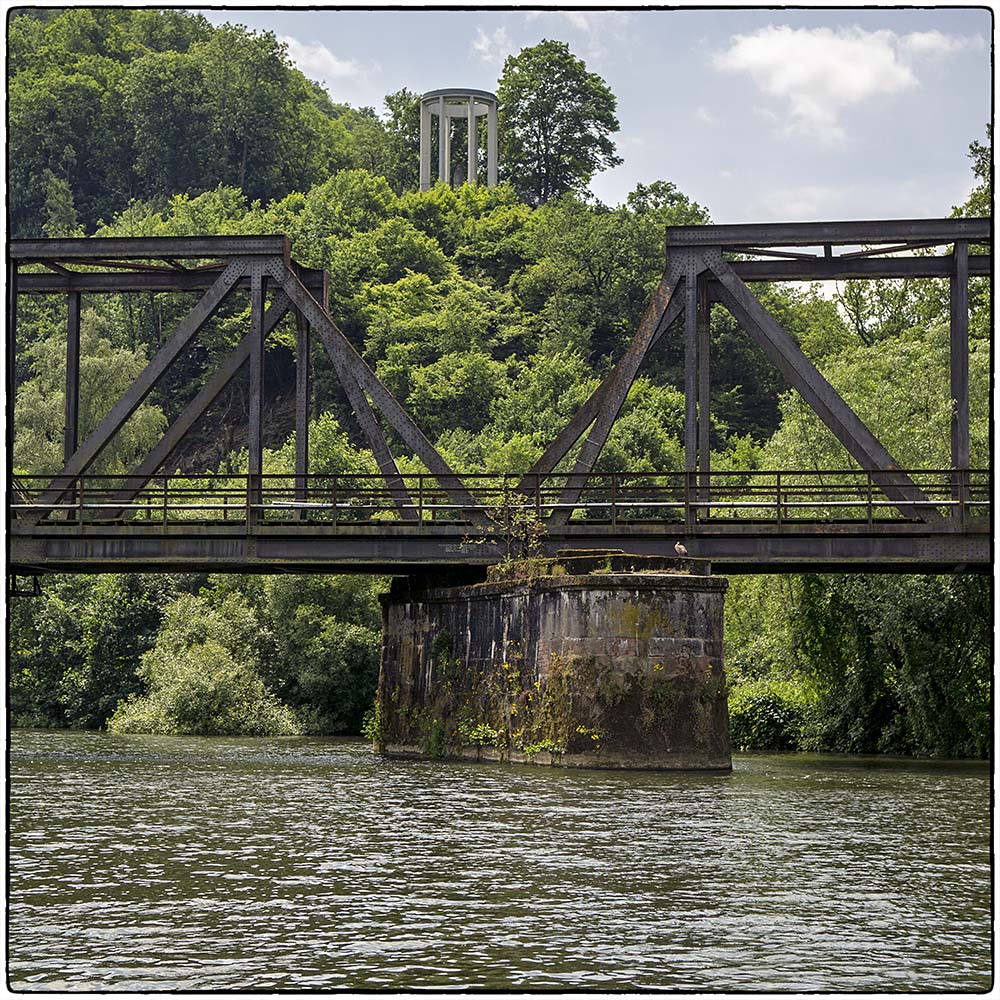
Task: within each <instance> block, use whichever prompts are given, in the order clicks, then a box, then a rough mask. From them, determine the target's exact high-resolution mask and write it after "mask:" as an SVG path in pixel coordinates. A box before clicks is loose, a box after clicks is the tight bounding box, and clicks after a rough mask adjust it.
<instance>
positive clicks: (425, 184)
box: [420, 101, 431, 191]
mask: <svg viewBox="0 0 1000 1000" xmlns="http://www.w3.org/2000/svg"><path fill="white" fill-rule="evenodd" d="M430 187H431V106H430V104H428V103H427V101H421V102H420V190H421V191H429V190H430Z"/></svg>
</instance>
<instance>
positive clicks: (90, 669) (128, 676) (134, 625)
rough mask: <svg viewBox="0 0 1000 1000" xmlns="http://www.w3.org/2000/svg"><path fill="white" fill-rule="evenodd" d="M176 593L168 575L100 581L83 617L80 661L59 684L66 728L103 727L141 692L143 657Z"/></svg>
mask: <svg viewBox="0 0 1000 1000" xmlns="http://www.w3.org/2000/svg"><path fill="white" fill-rule="evenodd" d="M173 594H174V586H173V582H172V581H171V579H170V578H169V577H168V576H165V575H152V574H148V575H139V574H135V573H125V574H109V575H106V576H102V577H100V578H99V579H98V581H97V583H96V585H95V586H94V588H93V589H92V590H91V592H90V594H89V595H88V600H87V603H86V605H85V607H84V610H83V613H82V615H81V645H82V651H83V657H82V660H81V662H80V663H79V664H78V665H77V666H75V667H70V668H68V669H64V671H63V674H62V678H61V680H60V683H59V691H60V700H61V702H62V704H63V706H64V711H65V716H66V721H67V723H68V724H69V725H70V726H72V727H75V728H81V729H98V728H101V727H103V726H104V725H105V724H106V722H107V721H108V719H109V718H110V717H111V715H112V713H113V712H114V711H115V708H116V706H117V705H118V702H119V701H121V700H122V699H124V698H126V697H127V696H128V695H130V694H133V693H135V692H137V691H138V690H139V687H140V683H139V676H138V671H139V665H140V658H141V657H142V655H143V654H144V653H145V652H146V651H147V650H148V649H150V648H152V646H153V644H154V643H155V642H156V638H157V633H158V630H159V628H160V623H161V621H162V618H163V607H164V605H165V604H166V603H167V601H168V600H169V599H170V598H171V597H172V596H173Z"/></svg>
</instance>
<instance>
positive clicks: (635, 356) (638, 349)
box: [548, 254, 692, 527]
mask: <svg viewBox="0 0 1000 1000" xmlns="http://www.w3.org/2000/svg"><path fill="white" fill-rule="evenodd" d="M686 256H687V255H686V254H679V255H678V257H679V258H684V257H686ZM683 266H684V263H683V261H682V260H678V261H677V262H676V263H674V262H673V261H672V262H671V264H670V265H669V266H668V268H667V270H666V271H665V272H664V273H663V277H662V278H661V279H660V283H659V285H657V287H656V290H655V291H654V292H653V295H652V297H651V298H650V300H649V304H648V305H647V306H646V311H645V312H644V313H643V315H642V319H641V320H640V321H639V329H638V330H637V331H636V335H635V338H634V339H633V340H632V343H631V344H630V345H629V347H628V350H627V351H626V352H625V355H624V357H623V358H622V359H621V361H620V362H619V363H618V364H617V365H616V366H615V369H614V371H613V372H612V374H611V375H610V376H609V377H608V378H607V379H606V380H605V382H606V384H608V388H607V390H606V391H605V392H604V394H603V397H602V400H601V405H600V411H599V412H598V414H597V417H596V419H595V420H594V425H593V427H592V428H591V430H590V433H589V434H588V435H587V437H586V439H585V440H584V442H583V446H582V447H581V448H580V454H579V455H578V456H577V460H576V465H574V466H573V472H572V473H571V474H570V477H569V479H568V480H567V482H566V488H565V489H564V490H563V492H562V496H561V497H560V498H559V506H558V507H557V508H556V509H555V510H554V511H553V512H552V513H551V514H550V515H549V518H548V522H549V524H550V525H551V526H553V527H555V526H559V525H563V524H565V523H566V522H567V521H568V520H569V517H570V514H572V513H573V505H574V504H576V502H577V501H578V500H579V499H580V494H581V493H582V492H583V478H584V477H585V476H586V475H587V474H589V473H590V471H591V470H592V469H593V467H594V463H595V462H596V461H597V457H598V456H599V455H600V453H601V449H602V448H603V447H604V443H605V442H606V441H607V439H608V434H609V433H610V432H611V426H612V424H614V422H615V420H616V419H617V418H618V413H619V412H620V410H621V408H622V404H623V403H624V402H625V397H626V396H627V395H628V391H629V389H630V388H631V387H632V383H633V382H634V381H635V376H636V374H637V373H638V371H639V366H640V365H641V364H642V361H643V358H645V357H646V355H647V354H648V353H649V349H650V347H652V345H653V342H654V340H655V338H656V334H657V331H658V330H660V328H661V326H663V328H664V329H665V326H666V324H665V323H664V320H665V319H666V313H667V310H668V308H669V306H670V303H671V301H672V300H673V299H674V298H675V292H676V290H677V286H678V283H679V282H680V281H681V280H682V279H683V280H685V281H687V282H689V283H690V282H691V281H692V279H691V278H690V277H689V276H688V277H685V275H684V271H683V270H682V269H681V268H682V267H683ZM677 298H679V296H677Z"/></svg>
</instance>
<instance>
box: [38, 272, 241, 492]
mask: <svg viewBox="0 0 1000 1000" xmlns="http://www.w3.org/2000/svg"><path fill="white" fill-rule="evenodd" d="M246 269H247V262H246V261H244V260H242V259H236V260H233V261H232V262H231V263H230V264H229V265H228V266H227V267H226V269H225V270H224V271H223V272H222V274H220V275H219V277H218V278H216V280H215V282H214V283H213V284H212V287H211V288H209V290H208V291H207V292H206V293H205V294H204V295H203V296H202V297H201V298H200V299H199V300H198V302H197V303H196V304H195V306H194V308H192V309H191V311H190V312H189V313H188V314H187V316H185V317H184V319H183V320H182V321H181V323H180V326H178V327H177V329H176V330H175V331H174V334H173V336H172V337H171V338H170V339H169V340H168V341H167V342H166V343H165V344H164V345H163V346H162V347H161V348H160V349H159V351H157V352H156V354H155V355H154V357H153V359H152V360H151V361H150V362H149V364H148V365H146V367H145V368H144V369H143V370H142V371H141V372H140V373H139V375H138V376H136V378H135V379H134V381H133V382H132V384H131V385H130V386H129V387H128V389H126V390H125V393H124V394H123V395H122V397H121V398H120V399H119V400H118V402H117V403H115V405H114V406H112V407H111V410H110V412H109V413H108V414H107V415H106V416H105V417H104V419H103V420H102V421H101V422H100V423H99V424H98V425H97V427H96V428H95V429H94V431H93V432H92V433H91V435H90V437H88V438H87V440H86V441H84V443H83V444H82V445H81V446H80V447H79V448H78V449H77V450H76V451H75V452H74V453H73V455H72V456H71V457H70V459H69V461H68V462H66V464H65V465H64V466H63V468H62V471H61V472H60V473H59V474H58V476H56V477H55V479H54V480H53V482H59V481H60V480H65V479H67V478H72V477H74V476H79V475H80V474H81V473H82V472H84V471H86V469H87V468H89V466H90V464H91V463H92V462H93V461H94V459H95V458H97V456H98V455H99V454H100V453H101V452H102V451H103V450H104V448H105V447H106V446H107V445H108V443H109V442H110V441H111V439H112V437H114V435H115V434H116V433H117V432H118V430H119V428H120V427H121V426H122V424H124V423H125V421H126V420H128V418H129V417H130V416H132V414H133V413H134V412H135V411H136V410H137V409H138V408H139V405H140V404H141V403H142V401H143V400H144V399H145V398H146V396H147V395H149V392H150V390H151V389H152V388H153V386H155V385H156V383H157V382H158V381H159V380H160V379H161V378H162V377H163V374H164V372H165V371H166V370H167V368H168V367H169V366H170V364H171V363H172V362H173V361H174V360H175V359H176V358H177V356H178V355H179V354H180V353H181V351H183V350H184V348H185V347H187V345H188V344H189V343H190V341H191V340H192V338H193V337H194V336H195V334H196V333H197V332H198V331H199V330H200V329H201V328H202V327H203V326H204V325H205V323H206V321H207V320H208V318H209V317H210V316H211V315H212V313H213V312H214V311H215V310H216V309H217V308H218V307H219V306H220V305H221V304H222V302H223V301H224V300H225V298H226V296H228V295H229V293H230V292H231V291H232V289H233V286H234V285H235V284H236V282H237V281H238V280H239V278H240V276H241V275H242V274H243V273H244V272H245V271H246ZM65 492H66V489H65V487H64V486H52V485H51V484H50V486H49V488H48V489H47V490H46V491H45V493H44V494H43V495H42V496H41V498H40V499H39V504H40V505H41V506H43V507H44V506H49V505H51V504H54V503H57V502H58V501H59V498H60V497H61V496H63V494H64V493H65Z"/></svg>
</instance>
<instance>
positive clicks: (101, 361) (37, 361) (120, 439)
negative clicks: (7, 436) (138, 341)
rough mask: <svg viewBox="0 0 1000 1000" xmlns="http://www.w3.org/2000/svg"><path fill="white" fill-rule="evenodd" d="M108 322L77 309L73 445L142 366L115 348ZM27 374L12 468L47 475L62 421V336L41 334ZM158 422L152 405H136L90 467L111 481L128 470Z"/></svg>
mask: <svg viewBox="0 0 1000 1000" xmlns="http://www.w3.org/2000/svg"><path fill="white" fill-rule="evenodd" d="M111 338H115V339H118V337H117V334H116V331H114V330H113V329H110V326H109V323H108V321H107V320H106V319H105V318H104V317H102V316H100V315H99V314H97V313H96V312H94V311H92V310H89V309H85V310H84V311H83V314H82V315H81V321H80V412H79V441H80V442H81V443H82V442H83V441H85V440H86V438H87V436H88V435H89V434H90V433H91V432H92V431H93V430H94V429H95V428H96V427H97V425H98V423H99V422H100V420H101V419H102V418H103V417H104V416H105V414H106V413H107V412H108V411H109V410H110V409H111V407H112V406H113V405H114V403H115V402H117V400H118V399H119V398H120V396H121V395H122V393H123V392H124V391H125V390H126V389H127V388H128V386H129V384H130V383H131V382H132V380H133V379H134V378H135V377H136V376H137V375H138V374H139V372H141V371H142V369H143V368H144V367H145V364H146V359H145V357H144V356H143V352H142V351H141V350H130V349H129V348H128V347H126V346H124V345H122V346H117V347H116V346H115V345H114V344H113V342H112V339H111ZM25 355H26V357H27V360H28V362H29V365H30V369H29V370H30V372H31V373H32V375H31V377H29V378H28V379H27V380H26V381H25V382H23V384H21V385H20V386H19V388H18V392H17V399H16V402H15V410H14V413H15V421H16V427H17V433H16V435H15V443H14V468H15V469H16V470H17V471H18V472H20V473H25V474H33V475H46V474H48V475H53V474H55V473H57V472H59V471H60V470H61V469H62V466H63V427H64V421H65V384H66V383H65V374H64V371H65V364H66V361H65V357H66V333H65V330H60V329H58V328H56V329H52V328H49V329H48V330H47V331H45V332H43V333H42V334H41V336H40V337H39V339H37V340H35V342H34V343H32V344H31V345H30V346H29V347H28V348H27V349H26V350H25ZM165 429H166V419H165V417H164V415H163V412H162V411H161V410H160V409H159V407H156V406H151V405H149V404H143V405H142V406H140V407H139V408H138V409H137V410H136V412H135V413H134V414H133V415H132V416H131V417H130V418H129V420H128V421H127V422H126V423H125V425H124V426H123V427H122V429H121V430H120V431H119V432H118V434H117V435H116V436H115V439H114V440H113V441H112V443H111V444H110V445H109V446H108V447H107V448H105V449H104V450H103V451H102V452H101V454H100V455H99V456H98V458H97V460H96V461H95V462H94V464H93V465H92V466H91V470H90V471H91V472H94V473H104V474H108V475H114V474H116V473H120V472H127V471H131V469H132V467H133V466H134V465H135V463H136V462H137V461H138V460H139V459H140V458H141V457H142V456H144V455H145V454H146V453H147V452H148V451H149V449H150V448H152V446H153V445H154V444H155V443H156V442H157V441H158V440H159V438H160V437H161V436H162V434H163V431H164V430H165Z"/></svg>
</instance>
